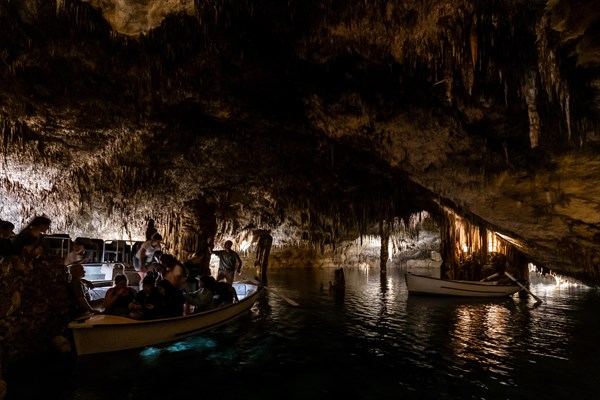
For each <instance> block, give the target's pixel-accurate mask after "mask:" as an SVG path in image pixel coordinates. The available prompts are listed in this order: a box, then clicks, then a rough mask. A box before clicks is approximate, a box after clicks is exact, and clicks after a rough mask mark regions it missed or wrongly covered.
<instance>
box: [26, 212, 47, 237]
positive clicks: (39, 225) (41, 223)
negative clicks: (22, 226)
mask: <svg viewBox="0 0 600 400" xmlns="http://www.w3.org/2000/svg"><path fill="white" fill-rule="evenodd" d="M51 222H52V221H51V220H50V218H48V217H44V216H38V217H35V218H34V219H33V220H32V221H31V222H30V223H29V226H28V227H29V229H30V230H31V231H33V232H36V233H45V232H46V231H47V230H48V229H50V224H51Z"/></svg>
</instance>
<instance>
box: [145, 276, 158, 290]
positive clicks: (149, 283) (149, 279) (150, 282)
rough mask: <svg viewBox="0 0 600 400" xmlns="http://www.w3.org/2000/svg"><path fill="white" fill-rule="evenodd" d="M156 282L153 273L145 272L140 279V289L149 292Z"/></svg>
mask: <svg viewBox="0 0 600 400" xmlns="http://www.w3.org/2000/svg"><path fill="white" fill-rule="evenodd" d="M155 283H156V278H155V277H154V274H146V276H145V277H144V279H143V280H142V290H143V291H144V292H151V291H152V289H154V285H155Z"/></svg>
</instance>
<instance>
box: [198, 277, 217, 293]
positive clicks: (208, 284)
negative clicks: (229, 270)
mask: <svg viewBox="0 0 600 400" xmlns="http://www.w3.org/2000/svg"><path fill="white" fill-rule="evenodd" d="M215 283H216V280H215V278H213V277H212V276H210V275H202V276H201V277H200V283H199V285H200V287H201V288H206V289H209V290H212V291H214V290H215Z"/></svg>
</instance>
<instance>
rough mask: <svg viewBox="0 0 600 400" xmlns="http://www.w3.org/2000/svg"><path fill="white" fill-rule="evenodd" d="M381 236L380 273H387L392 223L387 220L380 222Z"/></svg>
mask: <svg viewBox="0 0 600 400" xmlns="http://www.w3.org/2000/svg"><path fill="white" fill-rule="evenodd" d="M379 237H381V249H380V253H379V267H380V268H381V270H380V273H381V274H385V273H386V268H387V267H386V265H387V259H388V257H389V253H388V247H389V243H390V224H389V223H388V222H387V221H380V222H379Z"/></svg>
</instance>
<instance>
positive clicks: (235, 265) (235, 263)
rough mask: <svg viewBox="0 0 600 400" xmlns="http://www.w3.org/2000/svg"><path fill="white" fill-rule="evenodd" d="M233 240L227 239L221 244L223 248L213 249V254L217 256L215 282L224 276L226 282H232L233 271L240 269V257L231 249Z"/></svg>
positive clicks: (238, 271)
mask: <svg viewBox="0 0 600 400" xmlns="http://www.w3.org/2000/svg"><path fill="white" fill-rule="evenodd" d="M231 246H233V242H232V241H231V240H228V241H226V242H225V244H224V245H223V250H215V251H213V254H214V255H216V256H217V257H219V272H218V274H217V282H218V281H220V280H221V279H223V278H225V281H226V282H227V283H228V284H230V285H231V284H233V277H234V275H235V273H236V272H237V273H238V274H239V273H240V271H241V270H242V259H241V258H240V256H239V254H238V253H236V252H235V251H233V250H231Z"/></svg>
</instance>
